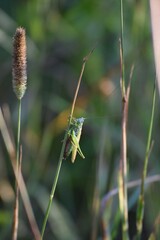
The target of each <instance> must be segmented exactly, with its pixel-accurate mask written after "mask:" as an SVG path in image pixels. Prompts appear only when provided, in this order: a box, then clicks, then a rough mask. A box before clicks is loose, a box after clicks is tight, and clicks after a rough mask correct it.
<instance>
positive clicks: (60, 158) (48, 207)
mask: <svg viewBox="0 0 160 240" xmlns="http://www.w3.org/2000/svg"><path fill="white" fill-rule="evenodd" d="M67 131H68V129H67ZM67 131H66V134H65V137H64V140H63V145H62V149H61V153H60V157H59V162H58V166H57V170H56V175H55V178H54V181H53V185H52V189H51V193H50V198H49V202H48V206H47V210H46V213H45V217H44V221H43V226H42V231H41V240H42V239H43V236H44V232H45V229H46V224H47V220H48V217H49V213H50V209H51V206H52V201H53V198H54V194H55V190H56V186H57V182H58V178H59V174H60V170H61V166H62V161H63V156H64V149H65V145H66V140H67Z"/></svg>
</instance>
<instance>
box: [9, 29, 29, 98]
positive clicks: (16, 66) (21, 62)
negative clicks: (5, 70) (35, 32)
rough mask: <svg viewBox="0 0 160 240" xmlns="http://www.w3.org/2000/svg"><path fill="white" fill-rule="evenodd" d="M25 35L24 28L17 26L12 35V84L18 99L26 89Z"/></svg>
mask: <svg viewBox="0 0 160 240" xmlns="http://www.w3.org/2000/svg"><path fill="white" fill-rule="evenodd" d="M26 65H27V63H26V36H25V29H24V28H22V27H19V28H17V29H16V33H15V35H14V37H13V65H12V85H13V91H14V92H15V94H16V97H17V98H18V99H21V98H22V97H23V95H24V93H25V91H26V84H27V69H26V68H27V66H26Z"/></svg>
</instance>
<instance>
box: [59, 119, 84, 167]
mask: <svg viewBox="0 0 160 240" xmlns="http://www.w3.org/2000/svg"><path fill="white" fill-rule="evenodd" d="M84 120H85V118H83V117H81V118H73V119H72V121H71V123H70V126H69V130H68V133H67V135H68V136H67V137H68V138H67V141H66V146H65V150H64V159H66V158H67V157H68V156H69V155H70V154H71V153H72V155H71V162H72V163H74V161H75V159H76V156H77V152H78V153H79V155H80V156H81V157H82V158H85V156H84V155H83V153H82V150H81V148H80V146H79V141H80V138H81V134H82V127H83V123H84Z"/></svg>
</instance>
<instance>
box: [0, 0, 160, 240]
mask: <svg viewBox="0 0 160 240" xmlns="http://www.w3.org/2000/svg"><path fill="white" fill-rule="evenodd" d="M18 26H22V27H24V28H25V29H26V34H27V64H28V65H27V69H28V70H27V71H28V84H27V86H28V87H27V92H26V94H25V96H24V98H23V100H22V134H21V142H22V145H23V163H22V172H23V175H24V179H25V182H26V185H27V189H28V193H29V196H30V198H31V203H32V206H33V210H34V213H35V216H36V220H37V223H38V226H39V227H40V229H41V227H42V222H43V217H44V212H45V210H46V207H47V203H48V199H49V193H50V190H51V186H52V182H53V179H54V174H55V170H56V166H57V163H58V158H59V153H60V150H61V145H62V140H63V136H64V131H65V127H66V124H67V118H68V114H69V110H70V107H71V103H72V100H73V96H74V92H75V88H76V84H77V80H78V77H79V74H80V70H81V66H82V60H83V57H85V56H86V55H87V54H88V53H89V51H90V50H91V49H92V48H93V47H95V46H96V48H95V50H94V52H93V54H92V55H91V57H90V59H89V61H88V62H87V64H86V69H85V72H84V75H83V80H82V84H81V88H80V92H79V95H78V100H77V104H76V110H75V116H77V117H81V116H83V117H86V118H87V119H86V120H85V122H84V127H83V133H82V139H81V149H82V151H83V153H84V155H85V157H86V158H85V159H84V160H82V159H80V157H79V156H77V160H76V162H75V164H72V163H71V162H70V159H68V160H67V161H65V162H64V163H63V166H62V170H61V173H60V178H59V182H58V186H57V189H56V194H55V199H54V202H53V208H52V211H51V214H50V218H49V223H48V225H47V229H46V232H45V239H47V240H51V239H55V240H80V239H82V240H85V239H86V240H87V239H91V240H94V239H102V235H103V234H102V230H101V226H100V223H99V221H98V206H99V204H100V201H101V199H102V197H103V196H104V195H105V194H107V193H108V192H109V191H110V190H112V189H113V188H115V187H116V186H117V173H118V166H119V158H120V139H121V95H120V87H119V78H120V67H119V65H120V63H119V62H120V61H119V38H120V29H121V27H120V1H117V0H107V1H106V0H101V1H97V0H81V1H80V0H68V1H67V0H55V1H54V0H14V1H12V0H6V1H3V0H0V73H1V74H0V75H1V77H0V104H1V107H3V109H4V112H5V117H6V119H7V123H8V128H9V130H10V132H11V134H12V135H13V136H15V134H16V128H17V101H16V97H15V95H14V93H13V91H12V82H11V80H12V71H11V66H12V37H13V35H14V33H15V30H16V27H18ZM124 55H125V68H126V80H128V78H129V74H130V69H131V66H132V64H133V63H134V65H135V71H134V75H133V81H132V88H131V98H130V107H129V120H128V169H129V176H128V179H129V180H130V181H131V180H136V179H139V178H140V177H141V173H142V168H143V160H144V155H145V146H146V142H147V130H148V126H149V120H150V114H151V104H152V92H153V84H154V79H155V71H154V60H153V50H152V37H151V28H150V17H149V6H148V4H147V3H146V1H143V0H137V1H135V0H126V1H124ZM158 104H159V101H157V107H156V116H155V121H154V127H153V139H154V141H155V142H154V147H153V150H152V154H151V157H150V162H149V173H148V174H149V175H154V174H158V173H159V167H160V164H159V154H160V151H159V106H158ZM14 138H15V137H14ZM0 141H1V144H0V239H1V240H4V239H6V240H7V239H11V225H12V215H13V205H14V194H13V189H14V175H13V171H12V168H11V164H10V160H9V157H8V154H7V151H6V148H5V146H4V143H3V140H2V138H1V139H0ZM158 189H159V183H154V184H151V185H148V186H147V188H146V205H145V207H146V211H145V220H144V232H143V239H147V236H149V234H150V232H151V230H152V228H153V226H154V221H155V219H156V217H157V214H158V213H159V210H160V209H159V197H160V193H159V191H158ZM137 196H138V188H136V189H135V188H134V189H132V190H129V206H130V209H129V219H130V236H131V239H132V237H133V235H134V232H135V227H136V225H135V211H136V201H137ZM104 215H105V223H106V232H107V234H109V235H110V236H111V239H118V240H119V239H121V237H120V235H121V234H120V222H119V218H118V197H117V195H116V196H115V197H113V198H111V199H110V201H109V203H108V204H107V206H106V208H105V212H104ZM32 238H33V237H32V233H31V230H30V227H29V224H28V220H27V217H26V213H25V210H24V208H23V204H21V206H20V226H19V237H18V239H23V240H27V239H32Z"/></svg>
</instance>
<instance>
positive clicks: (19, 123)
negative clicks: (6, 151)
mask: <svg viewBox="0 0 160 240" xmlns="http://www.w3.org/2000/svg"><path fill="white" fill-rule="evenodd" d="M20 132H21V99H18V125H17V150H16V151H17V152H16V153H17V156H16V159H17V167H19V163H20V162H19V161H20V159H19V158H20V154H19V150H20ZM17 170H18V168H17Z"/></svg>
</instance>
